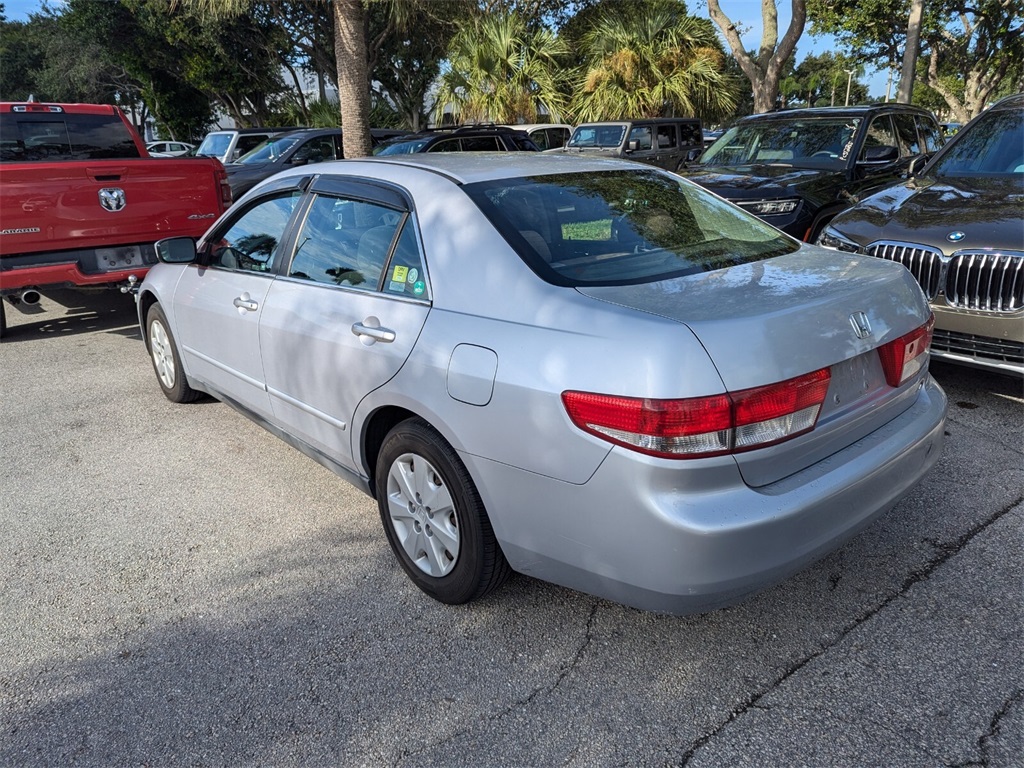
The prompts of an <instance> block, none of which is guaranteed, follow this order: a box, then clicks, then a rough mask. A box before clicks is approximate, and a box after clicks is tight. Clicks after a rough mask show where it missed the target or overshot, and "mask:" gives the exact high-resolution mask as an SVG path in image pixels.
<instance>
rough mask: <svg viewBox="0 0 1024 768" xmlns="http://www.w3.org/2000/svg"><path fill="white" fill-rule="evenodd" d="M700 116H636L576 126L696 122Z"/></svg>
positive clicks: (595, 121)
mask: <svg viewBox="0 0 1024 768" xmlns="http://www.w3.org/2000/svg"><path fill="white" fill-rule="evenodd" d="M698 122H700V118H697V117H637V118H633V119H627V120H594V121H593V122H590V123H580V124H579V125H577V126H576V127H577V128H582V127H583V126H585V125H633V124H634V123H654V124H656V125H659V124H664V123H698Z"/></svg>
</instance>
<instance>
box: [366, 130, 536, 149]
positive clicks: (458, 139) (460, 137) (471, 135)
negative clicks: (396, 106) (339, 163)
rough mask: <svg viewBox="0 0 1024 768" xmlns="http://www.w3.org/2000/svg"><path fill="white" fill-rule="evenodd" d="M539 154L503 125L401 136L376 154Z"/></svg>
mask: <svg viewBox="0 0 1024 768" xmlns="http://www.w3.org/2000/svg"><path fill="white" fill-rule="evenodd" d="M519 151H526V152H539V151H540V147H538V146H537V145H536V144H535V143H534V142H533V140H532V139H531V138H530V137H529V136H527V135H526V133H525V132H523V131H517V130H515V129H514V128H506V127H504V126H500V125H465V126H461V127H459V128H454V129H451V128H437V129H431V130H426V131H420V132H419V133H410V134H408V135H406V136H398V137H396V138H394V139H391V140H390V141H385V142H382V143H381V144H380V145H379V146H377V147H375V148H374V150H373V154H375V155H411V154H414V153H416V152H519Z"/></svg>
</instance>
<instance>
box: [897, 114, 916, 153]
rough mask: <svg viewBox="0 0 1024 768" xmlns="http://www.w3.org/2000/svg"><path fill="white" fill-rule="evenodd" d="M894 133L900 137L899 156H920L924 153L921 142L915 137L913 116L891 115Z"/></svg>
mask: <svg viewBox="0 0 1024 768" xmlns="http://www.w3.org/2000/svg"><path fill="white" fill-rule="evenodd" d="M893 121H894V122H895V123H896V132H897V134H898V135H899V137H900V154H901V155H904V156H906V155H920V154H921V153H922V152H924V149H923V148H922V146H921V140H920V138H919V137H918V135H917V124H916V123H915V122H914V116H913V115H893Z"/></svg>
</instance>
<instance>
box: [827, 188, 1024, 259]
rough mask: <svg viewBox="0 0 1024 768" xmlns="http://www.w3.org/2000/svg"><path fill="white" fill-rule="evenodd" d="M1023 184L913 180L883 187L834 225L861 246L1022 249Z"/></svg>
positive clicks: (1023, 239)
mask: <svg viewBox="0 0 1024 768" xmlns="http://www.w3.org/2000/svg"><path fill="white" fill-rule="evenodd" d="M1022 215H1024V185H1022V184H1021V182H1020V181H1018V180H1015V179H1007V180H1003V179H992V178H980V179H973V178H971V179H965V178H960V179H928V178H923V179H917V180H914V181H911V182H908V183H906V184H898V185H897V186H895V187H890V188H889V189H886V190H883V191H882V192H879V193H877V194H875V195H872V196H871V197H869V198H867V199H866V200H864V201H863V202H862V203H861V204H860V205H858V206H856V207H855V208H851V209H850V210H849V211H846V212H845V213H843V214H841V215H840V216H838V217H837V218H836V219H835V220H834V221H833V222H832V226H833V227H834V228H835V229H837V230H838V231H839V232H841V233H842V234H843V235H845V236H847V237H849V238H851V239H853V240H855V241H856V242H858V243H860V244H861V245H868V244H870V243H872V242H874V241H875V240H895V241H899V242H909V243H920V244H923V245H930V246H932V247H934V248H939V249H941V250H942V251H943V252H944V253H946V254H951V253H953V252H954V251H959V250H963V249H970V248H995V249H998V250H1006V249H1011V250H1018V251H1021V250H1024V227H1022V226H1021V218H1022Z"/></svg>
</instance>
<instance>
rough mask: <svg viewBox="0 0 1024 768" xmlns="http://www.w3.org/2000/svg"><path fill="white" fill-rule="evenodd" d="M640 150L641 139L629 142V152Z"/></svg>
mask: <svg viewBox="0 0 1024 768" xmlns="http://www.w3.org/2000/svg"><path fill="white" fill-rule="evenodd" d="M638 149H640V139H632V140H631V141H630V142H629V146H628V149H627V151H629V152H636V151H637V150H638Z"/></svg>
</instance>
